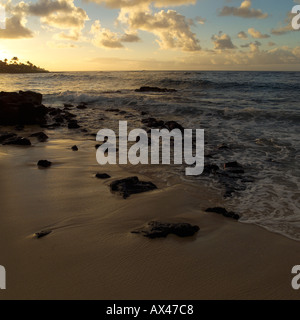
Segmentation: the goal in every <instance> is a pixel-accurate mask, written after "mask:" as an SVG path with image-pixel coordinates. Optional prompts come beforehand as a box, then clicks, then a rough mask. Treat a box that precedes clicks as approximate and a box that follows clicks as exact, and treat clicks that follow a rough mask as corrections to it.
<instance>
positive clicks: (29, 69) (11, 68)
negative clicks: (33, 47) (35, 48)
mask: <svg viewBox="0 0 300 320" xmlns="http://www.w3.org/2000/svg"><path fill="white" fill-rule="evenodd" d="M47 72H49V71H47V70H45V69H43V68H40V67H37V66H35V65H34V64H32V63H31V62H30V61H27V62H26V63H22V62H20V61H19V59H18V58H17V57H13V58H12V59H11V60H10V61H9V60H8V59H4V60H3V61H2V60H0V73H47Z"/></svg>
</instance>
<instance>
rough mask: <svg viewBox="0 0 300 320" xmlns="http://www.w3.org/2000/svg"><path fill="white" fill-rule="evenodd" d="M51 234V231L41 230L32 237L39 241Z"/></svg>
mask: <svg viewBox="0 0 300 320" xmlns="http://www.w3.org/2000/svg"><path fill="white" fill-rule="evenodd" d="M51 232H52V230H42V231H40V232H36V233H35V234H34V235H35V237H36V238H37V239H40V238H43V237H45V236H47V235H48V234H50V233H51Z"/></svg>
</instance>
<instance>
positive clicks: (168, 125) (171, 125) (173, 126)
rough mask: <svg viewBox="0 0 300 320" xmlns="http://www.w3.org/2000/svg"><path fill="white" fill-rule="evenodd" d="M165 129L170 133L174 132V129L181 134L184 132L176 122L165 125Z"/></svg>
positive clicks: (168, 122)
mask: <svg viewBox="0 0 300 320" xmlns="http://www.w3.org/2000/svg"><path fill="white" fill-rule="evenodd" d="M165 127H166V128H167V129H168V130H169V131H172V130H173V129H179V130H180V131H181V132H184V128H183V127H182V126H181V125H180V124H179V123H177V122H176V121H167V122H166V123H165Z"/></svg>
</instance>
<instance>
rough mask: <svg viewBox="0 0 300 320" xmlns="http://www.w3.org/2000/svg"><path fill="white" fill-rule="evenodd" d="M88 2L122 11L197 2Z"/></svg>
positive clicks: (170, 0)
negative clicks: (152, 5)
mask: <svg viewBox="0 0 300 320" xmlns="http://www.w3.org/2000/svg"><path fill="white" fill-rule="evenodd" d="M85 1H86V2H93V3H96V4H105V5H106V6H107V7H109V8H114V9H121V8H134V7H135V8H139V9H140V10H143V8H148V7H149V5H150V4H152V3H153V4H154V6H155V7H157V8H161V7H170V6H181V5H188V4H195V3H196V2H197V0H154V1H153V0H85Z"/></svg>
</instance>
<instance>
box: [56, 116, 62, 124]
mask: <svg viewBox="0 0 300 320" xmlns="http://www.w3.org/2000/svg"><path fill="white" fill-rule="evenodd" d="M54 121H55V122H58V123H63V122H64V118H63V117H55V118H54Z"/></svg>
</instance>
